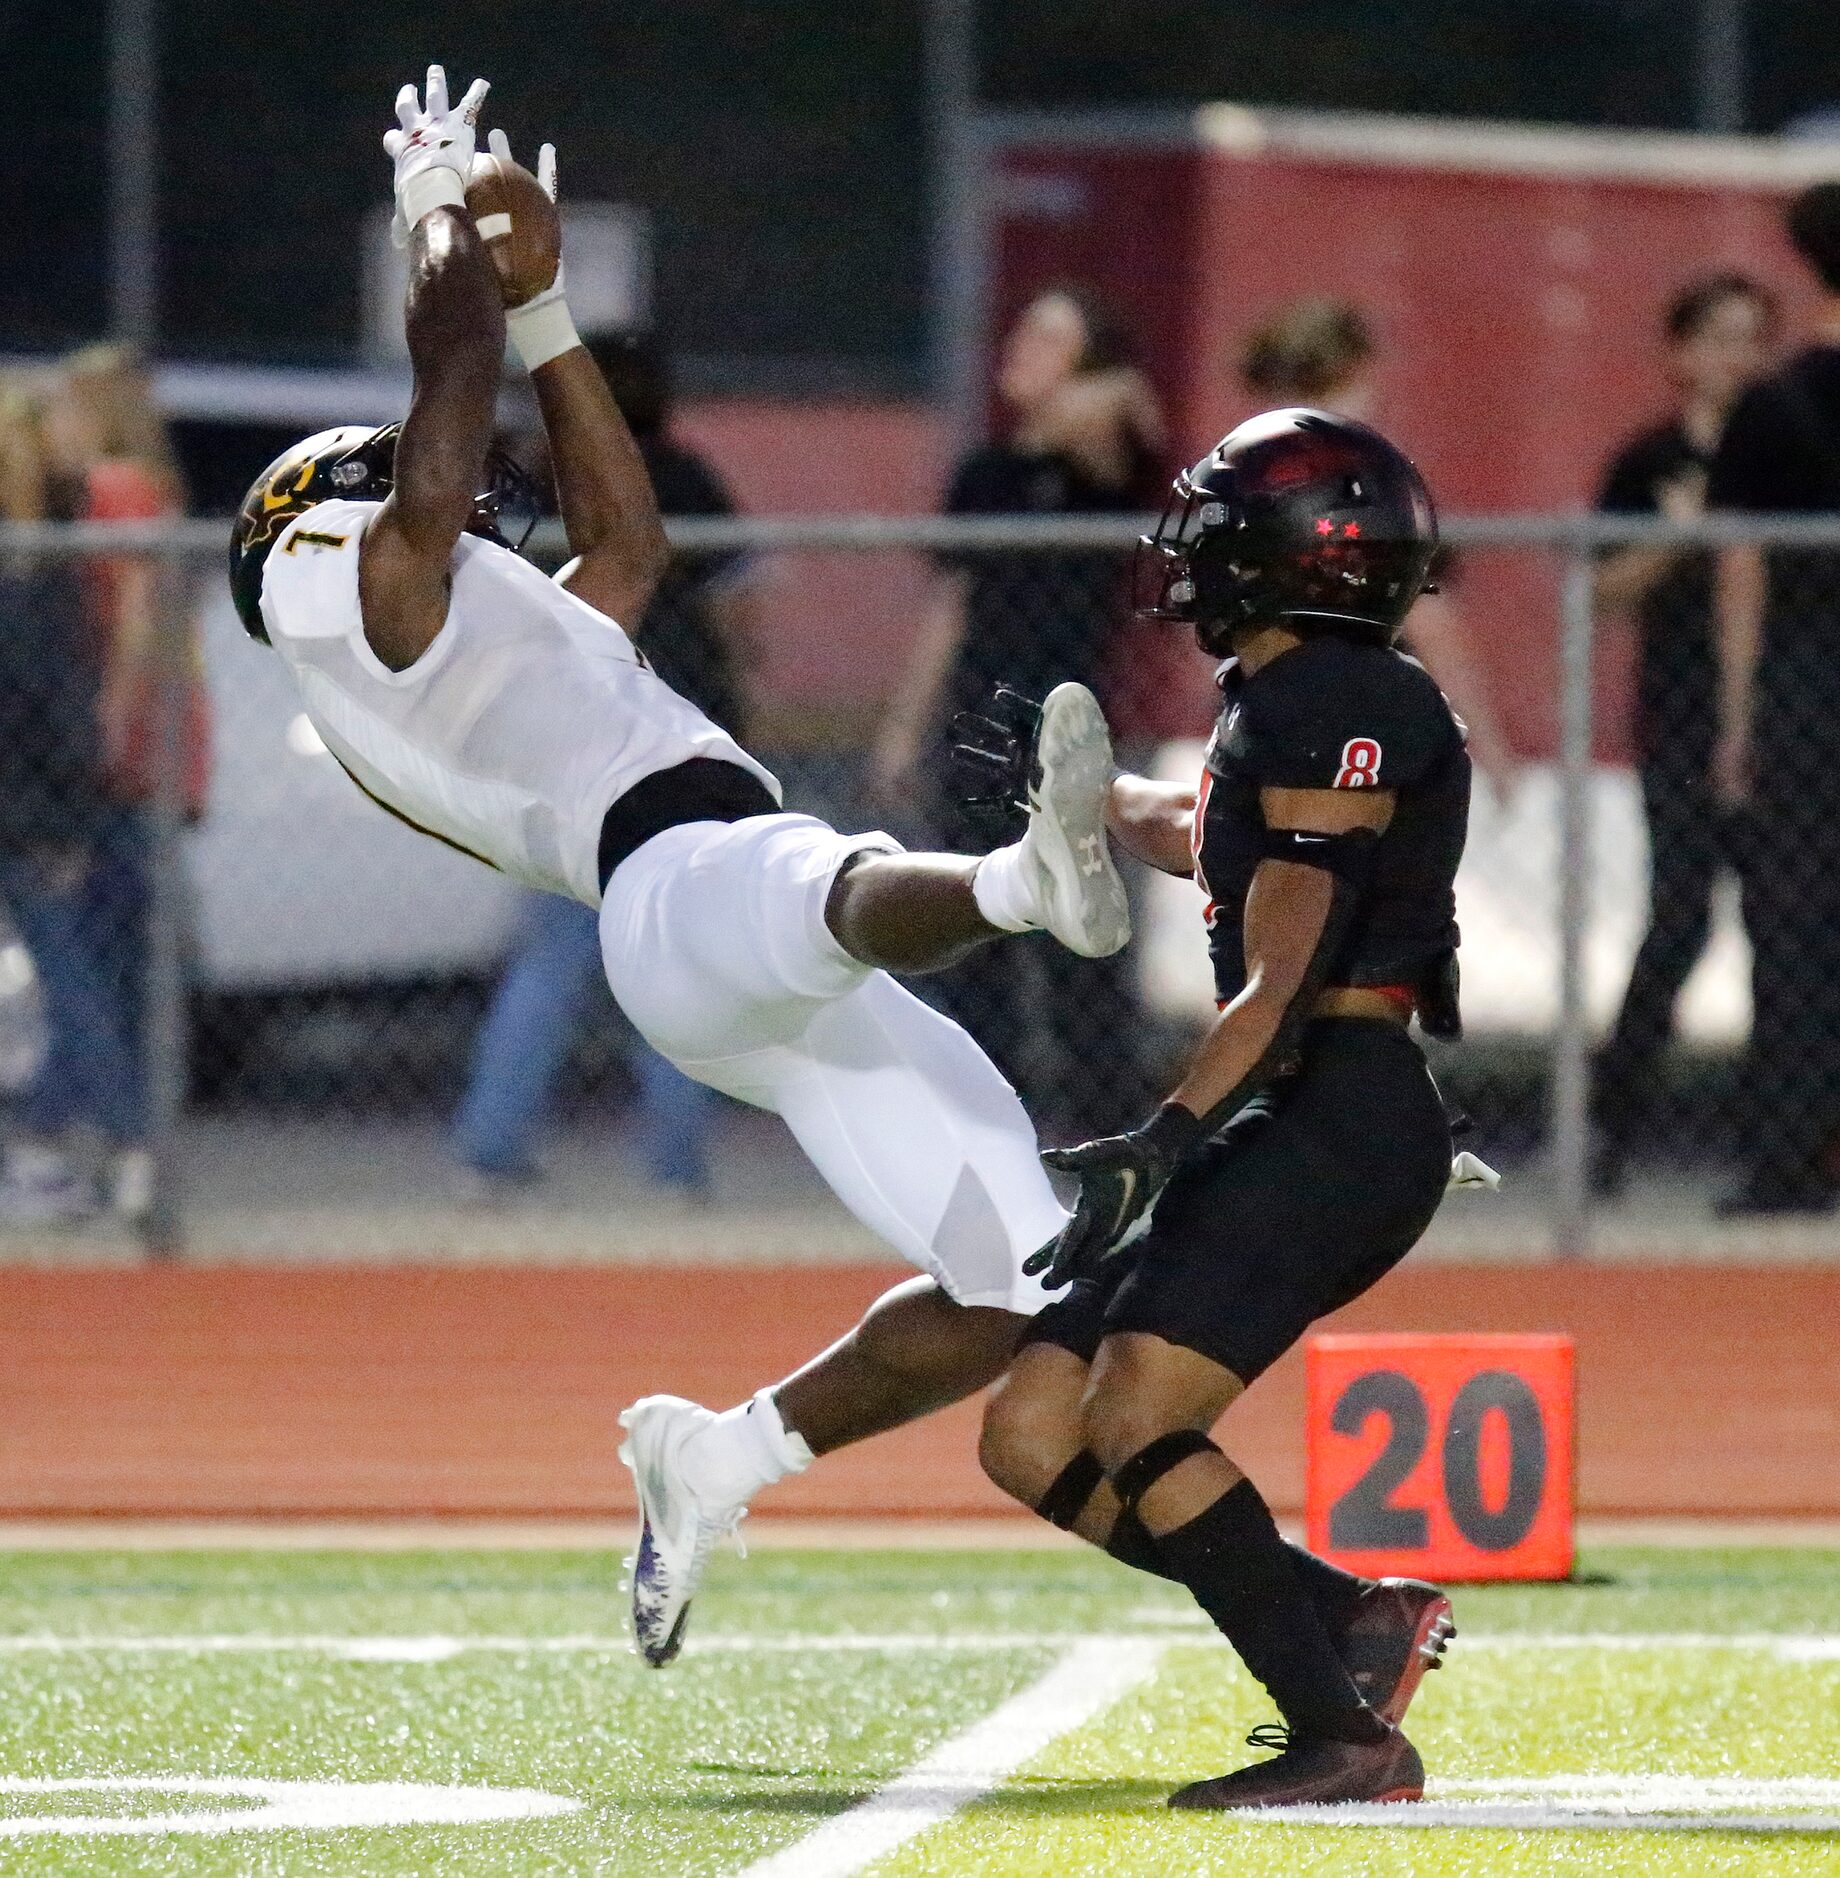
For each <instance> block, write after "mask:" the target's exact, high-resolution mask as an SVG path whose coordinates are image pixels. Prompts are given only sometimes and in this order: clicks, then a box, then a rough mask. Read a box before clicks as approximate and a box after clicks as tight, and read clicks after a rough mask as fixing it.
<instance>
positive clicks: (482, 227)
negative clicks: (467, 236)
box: [477, 209, 511, 241]
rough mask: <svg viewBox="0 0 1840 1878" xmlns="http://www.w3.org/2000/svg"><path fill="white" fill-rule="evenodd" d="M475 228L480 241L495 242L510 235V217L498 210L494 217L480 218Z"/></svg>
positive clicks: (483, 216)
mask: <svg viewBox="0 0 1840 1878" xmlns="http://www.w3.org/2000/svg"><path fill="white" fill-rule="evenodd" d="M477 227H478V229H479V239H480V240H481V241H497V240H498V239H499V238H500V237H501V236H503V235H508V234H510V233H511V217H510V216H508V215H507V214H506V213H505V212H504V210H503V209H500V210H499V211H498V213H497V214H496V215H482V216H480V218H479V221H478V223H477Z"/></svg>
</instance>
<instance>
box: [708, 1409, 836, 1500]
mask: <svg viewBox="0 0 1840 1878" xmlns="http://www.w3.org/2000/svg"><path fill="white" fill-rule="evenodd" d="M811 1463H812V1452H811V1449H810V1448H809V1447H808V1446H807V1445H806V1442H805V1437H804V1436H803V1435H801V1434H800V1433H798V1431H797V1430H796V1429H792V1428H788V1427H787V1426H786V1425H785V1423H784V1422H782V1421H781V1420H780V1418H779V1407H778V1405H777V1404H776V1403H775V1402H774V1400H773V1396H772V1394H771V1392H770V1391H769V1390H766V1389H762V1390H761V1391H760V1393H759V1394H758V1395H757V1396H755V1397H754V1398H753V1400H752V1401H749V1402H743V1403H741V1404H739V1405H738V1406H737V1407H735V1408H732V1409H724V1410H723V1411H722V1413H721V1414H720V1415H718V1416H717V1417H716V1418H715V1420H714V1421H712V1422H707V1423H705V1424H704V1426H703V1427H701V1428H699V1429H698V1430H697V1431H696V1433H695V1434H693V1435H692V1436H691V1437H690V1439H689V1440H688V1441H686V1442H685V1443H684V1445H683V1446H682V1448H680V1449H679V1450H678V1456H677V1465H678V1469H679V1471H680V1472H681V1473H682V1474H683V1477H684V1479H685V1481H686V1483H687V1484H688V1485H689V1488H690V1490H691V1492H692V1493H694V1494H695V1495H696V1497H697V1498H698V1499H699V1500H701V1501H702V1502H703V1504H704V1505H705V1506H745V1505H746V1504H747V1503H748V1501H749V1500H751V1499H752V1498H753V1497H754V1495H755V1494H757V1493H758V1492H759V1491H760V1490H761V1488H762V1487H770V1486H772V1484H773V1483H774V1481H776V1480H784V1479H785V1478H786V1476H787V1475H788V1474H800V1473H803V1472H804V1471H805V1469H806V1468H808V1467H809V1466H810V1465H811Z"/></svg>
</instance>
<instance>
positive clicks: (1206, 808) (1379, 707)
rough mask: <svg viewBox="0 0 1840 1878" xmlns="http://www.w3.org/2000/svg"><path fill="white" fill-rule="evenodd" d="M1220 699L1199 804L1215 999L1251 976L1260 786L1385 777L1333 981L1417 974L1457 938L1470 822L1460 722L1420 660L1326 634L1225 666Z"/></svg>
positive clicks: (1404, 981)
mask: <svg viewBox="0 0 1840 1878" xmlns="http://www.w3.org/2000/svg"><path fill="white" fill-rule="evenodd" d="M1220 683H1221V689H1222V692H1223V693H1224V694H1225V708H1224V710H1223V711H1222V714H1221V718H1220V722H1219V723H1218V724H1217V725H1216V726H1215V730H1214V736H1213V740H1212V741H1211V742H1210V743H1209V745H1208V754H1207V774H1206V776H1205V777H1204V778H1203V780H1202V791H1201V799H1200V801H1199V802H1198V803H1197V804H1196V808H1195V860H1196V878H1197V879H1198V880H1199V881H1200V882H1201V885H1202V887H1203V888H1204V889H1205V891H1206V893H1207V896H1208V900H1209V902H1210V904H1209V906H1208V914H1207V919H1208V943H1209V949H1210V950H1211V951H1212V953H1213V957H1214V981H1215V985H1216V987H1217V989H1218V992H1219V995H1220V998H1221V1001H1222V1002H1223V1003H1224V1002H1226V1001H1228V1000H1230V999H1232V998H1236V997H1237V996H1238V995H1239V994H1240V992H1241V991H1243V990H1244V989H1245V984H1246V956H1245V939H1244V916H1245V906H1246V893H1247V890H1248V889H1249V888H1250V887H1251V885H1252V876H1253V875H1254V873H1255V872H1257V870H1258V865H1259V861H1260V858H1261V855H1262V852H1263V847H1264V833H1265V818H1264V813H1263V811H1262V809H1261V808H1260V804H1259V791H1260V790H1261V789H1273V788H1275V789H1391V790H1394V791H1396V792H1397V801H1396V803H1395V806H1394V810H1393V819H1392V821H1391V822H1390V823H1389V824H1388V825H1387V829H1386V832H1385V833H1384V834H1383V835H1382V836H1381V837H1380V843H1379V848H1378V851H1377V852H1376V855H1375V859H1374V868H1373V872H1372V875H1371V876H1370V878H1369V880H1368V882H1367V885H1366V887H1365V888H1364V890H1363V892H1362V896H1361V904H1360V906H1359V907H1358V908H1357V910H1356V912H1355V916H1354V919H1353V922H1352V923H1351V924H1350V926H1349V928H1348V932H1347V936H1346V937H1345V938H1344V939H1343V941H1342V944H1341V947H1340V949H1339V951H1338V952H1337V954H1336V957H1335V959H1334V961H1333V963H1332V964H1331V967H1330V971H1329V975H1328V978H1327V980H1326V982H1327V983H1328V984H1331V985H1409V986H1417V985H1420V984H1422V983H1423V982H1425V979H1426V977H1427V974H1428V973H1429V972H1430V971H1431V969H1432V968H1433V967H1435V966H1436V965H1437V963H1438V962H1439V961H1440V960H1441V959H1442V958H1443V957H1444V956H1445V955H1446V954H1448V953H1450V952H1453V951H1454V950H1455V949H1456V944H1457V907H1456V892H1455V883H1456V877H1457V864H1458V862H1459V861H1461V860H1462V858H1463V843H1464V838H1465V836H1466V835H1467V833H1468V829H1469V789H1470V764H1469V752H1468V750H1467V749H1466V748H1465V747H1464V735H1463V726H1462V724H1461V723H1460V722H1459V721H1458V719H1457V717H1456V716H1455V714H1454V713H1453V712H1452V710H1451V708H1450V706H1449V705H1448V704H1447V703H1446V702H1445V700H1444V695H1443V693H1442V692H1440V691H1439V690H1438V688H1437V686H1436V685H1435V684H1434V683H1433V682H1432V680H1431V677H1430V675H1429V674H1428V673H1427V672H1426V671H1425V668H1424V667H1423V666H1422V665H1420V664H1419V663H1418V662H1417V660H1415V659H1410V658H1408V657H1407V656H1406V655H1405V654H1404V653H1403V652H1395V651H1392V650H1389V649H1387V648H1384V647H1381V646H1372V645H1366V646H1363V645H1355V644H1352V643H1350V642H1349V641H1347V640H1344V639H1334V638H1330V637H1327V636H1324V637H1320V638H1311V639H1306V640H1305V641H1304V642H1303V643H1302V644H1301V645H1299V646H1297V647H1295V648H1293V649H1292V650H1290V651H1287V652H1282V653H1280V654H1279V655H1278V657H1277V658H1275V659H1273V660H1272V661H1271V663H1270V664H1269V665H1265V666H1262V667H1260V669H1259V670H1258V671H1257V672H1256V673H1255V674H1254V675H1253V676H1252V677H1250V678H1247V677H1245V676H1244V675H1243V674H1242V673H1241V672H1240V670H1239V667H1238V665H1237V663H1236V662H1233V661H1229V663H1228V664H1227V665H1225V666H1223V667H1222V669H1221V680H1220Z"/></svg>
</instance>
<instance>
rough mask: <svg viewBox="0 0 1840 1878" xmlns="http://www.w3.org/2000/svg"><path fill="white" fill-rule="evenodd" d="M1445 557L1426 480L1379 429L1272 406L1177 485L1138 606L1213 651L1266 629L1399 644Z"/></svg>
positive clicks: (1142, 553)
mask: <svg viewBox="0 0 1840 1878" xmlns="http://www.w3.org/2000/svg"><path fill="white" fill-rule="evenodd" d="M1436 552H1437V515H1436V513H1435V511H1434V510H1433V508H1432V506H1431V495H1430V492H1429V491H1428V490H1427V489H1426V488H1425V484H1424V479H1423V478H1422V477H1421V476H1420V475H1419V473H1418V471H1417V470H1416V469H1415V468H1414V467H1413V465H1412V462H1411V459H1410V458H1408V457H1407V456H1405V455H1404V454H1403V453H1402V452H1401V451H1399V450H1396V449H1395V448H1394V447H1393V446H1392V445H1391V444H1390V443H1388V442H1387V440H1386V439H1385V438H1384V437H1382V436H1381V435H1380V433H1379V432H1378V431H1375V430H1370V429H1369V428H1368V427H1367V426H1366V425H1365V424H1357V423H1355V422H1354V421H1353V420H1352V419H1350V418H1346V417H1332V416H1330V414H1329V413H1328V412H1326V411H1310V410H1303V409H1293V410H1283V411H1267V412H1265V413H1264V415H1263V416H1260V417H1254V418H1249V419H1248V420H1247V421H1246V422H1245V423H1243V424H1241V425H1240V426H1239V428H1238V429H1237V430H1235V431H1232V432H1230V433H1229V434H1228V435H1227V436H1226V437H1224V438H1223V439H1222V440H1221V441H1220V442H1219V443H1218V444H1217V445H1215V447H1214V449H1213V450H1212V451H1210V452H1209V454H1208V455H1207V456H1205V457H1203V458H1202V460H1201V461H1200V462H1199V463H1197V464H1196V465H1195V466H1194V468H1193V469H1188V470H1184V471H1183V472H1182V473H1181V475H1179V476H1178V477H1177V478H1176V480H1175V485H1174V488H1173V489H1172V491H1171V494H1170V499H1169V506H1168V507H1167V508H1166V509H1164V511H1163V519H1162V521H1161V522H1160V523H1159V524H1158V525H1157V530H1156V533H1155V534H1153V535H1146V536H1144V537H1143V539H1142V540H1141V541H1140V543H1139V544H1138V572H1137V591H1138V596H1139V609H1138V610H1139V611H1140V612H1142V613H1144V614H1145V615H1147V616H1148V617H1150V618H1152V619H1177V620H1183V621H1186V622H1188V623H1189V624H1191V625H1193V627H1194V628H1195V637H1196V638H1197V639H1198V640H1199V641H1200V642H1201V646H1202V649H1203V650H1204V651H1207V652H1210V653H1213V654H1215V655H1216V656H1220V655H1224V654H1225V653H1227V652H1229V651H1230V650H1231V649H1232V639H1233V635H1234V633H1235V632H1238V631H1242V630H1243V629H1244V628H1246V627H1247V626H1251V625H1255V624H1265V623H1271V624H1274V625H1275V624H1278V623H1282V624H1284V625H1286V626H1289V627H1291V628H1292V629H1293V630H1295V631H1298V632H1303V633H1316V632H1324V633H1333V634H1335V635H1337V636H1338V637H1341V638H1347V639H1355V640H1362V641H1367V642H1370V643H1373V644H1377V645H1390V644H1391V643H1392V642H1393V640H1394V639H1396V638H1397V637H1398V634H1399V628H1400V626H1401V624H1402V623H1403V622H1404V620H1405V616H1406V614H1407V613H1408V612H1410V611H1411V608H1412V603H1413V601H1415V600H1416V599H1417V598H1418V596H1419V595H1420V594H1421V593H1424V592H1426V591H1428V589H1429V575H1430V572H1431V562H1432V558H1433V556H1434V555H1435V554H1436Z"/></svg>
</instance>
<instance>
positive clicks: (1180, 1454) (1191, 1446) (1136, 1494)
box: [1057, 1428, 1220, 1513]
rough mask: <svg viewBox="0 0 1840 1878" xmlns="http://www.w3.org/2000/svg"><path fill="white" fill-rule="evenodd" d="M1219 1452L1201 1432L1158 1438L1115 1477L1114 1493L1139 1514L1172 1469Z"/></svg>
mask: <svg viewBox="0 0 1840 1878" xmlns="http://www.w3.org/2000/svg"><path fill="white" fill-rule="evenodd" d="M1219 1452H1220V1450H1219V1448H1217V1447H1216V1446H1215V1445H1214V1443H1213V1442H1212V1441H1210V1440H1209V1439H1208V1437H1207V1436H1206V1435H1204V1434H1203V1433H1202V1432H1201V1430H1200V1429H1199V1428H1177V1429H1174V1430H1172V1431H1171V1432H1170V1433H1169V1434H1166V1435H1158V1436H1157V1438H1156V1439H1155V1440H1154V1441H1152V1442H1150V1443H1149V1444H1148V1445H1147V1446H1145V1447H1141V1448H1139V1449H1138V1450H1137V1452H1136V1453H1135V1454H1133V1455H1132V1456H1131V1458H1130V1459H1129V1460H1128V1461H1126V1462H1124V1463H1123V1465H1122V1466H1120V1467H1119V1468H1118V1470H1117V1471H1116V1472H1115V1473H1114V1474H1113V1475H1112V1491H1113V1492H1114V1493H1115V1494H1117V1496H1118V1499H1119V1502H1120V1504H1121V1505H1122V1506H1123V1507H1124V1509H1125V1511H1126V1512H1127V1513H1135V1512H1136V1511H1137V1503H1138V1501H1139V1500H1141V1499H1142V1498H1143V1497H1144V1495H1145V1494H1146V1493H1148V1492H1149V1491H1150V1489H1151V1488H1152V1487H1154V1486H1155V1485H1156V1483H1157V1482H1158V1481H1159V1480H1161V1479H1162V1477H1163V1476H1164V1475H1165V1474H1166V1473H1168V1472H1169V1470H1170V1469H1171V1468H1172V1467H1180V1466H1181V1465H1182V1463H1183V1462H1184V1461H1186V1460H1187V1459H1188V1458H1189V1457H1190V1456H1191V1455H1195V1454H1218V1453H1219ZM1057 1484H1058V1483H1057Z"/></svg>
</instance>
